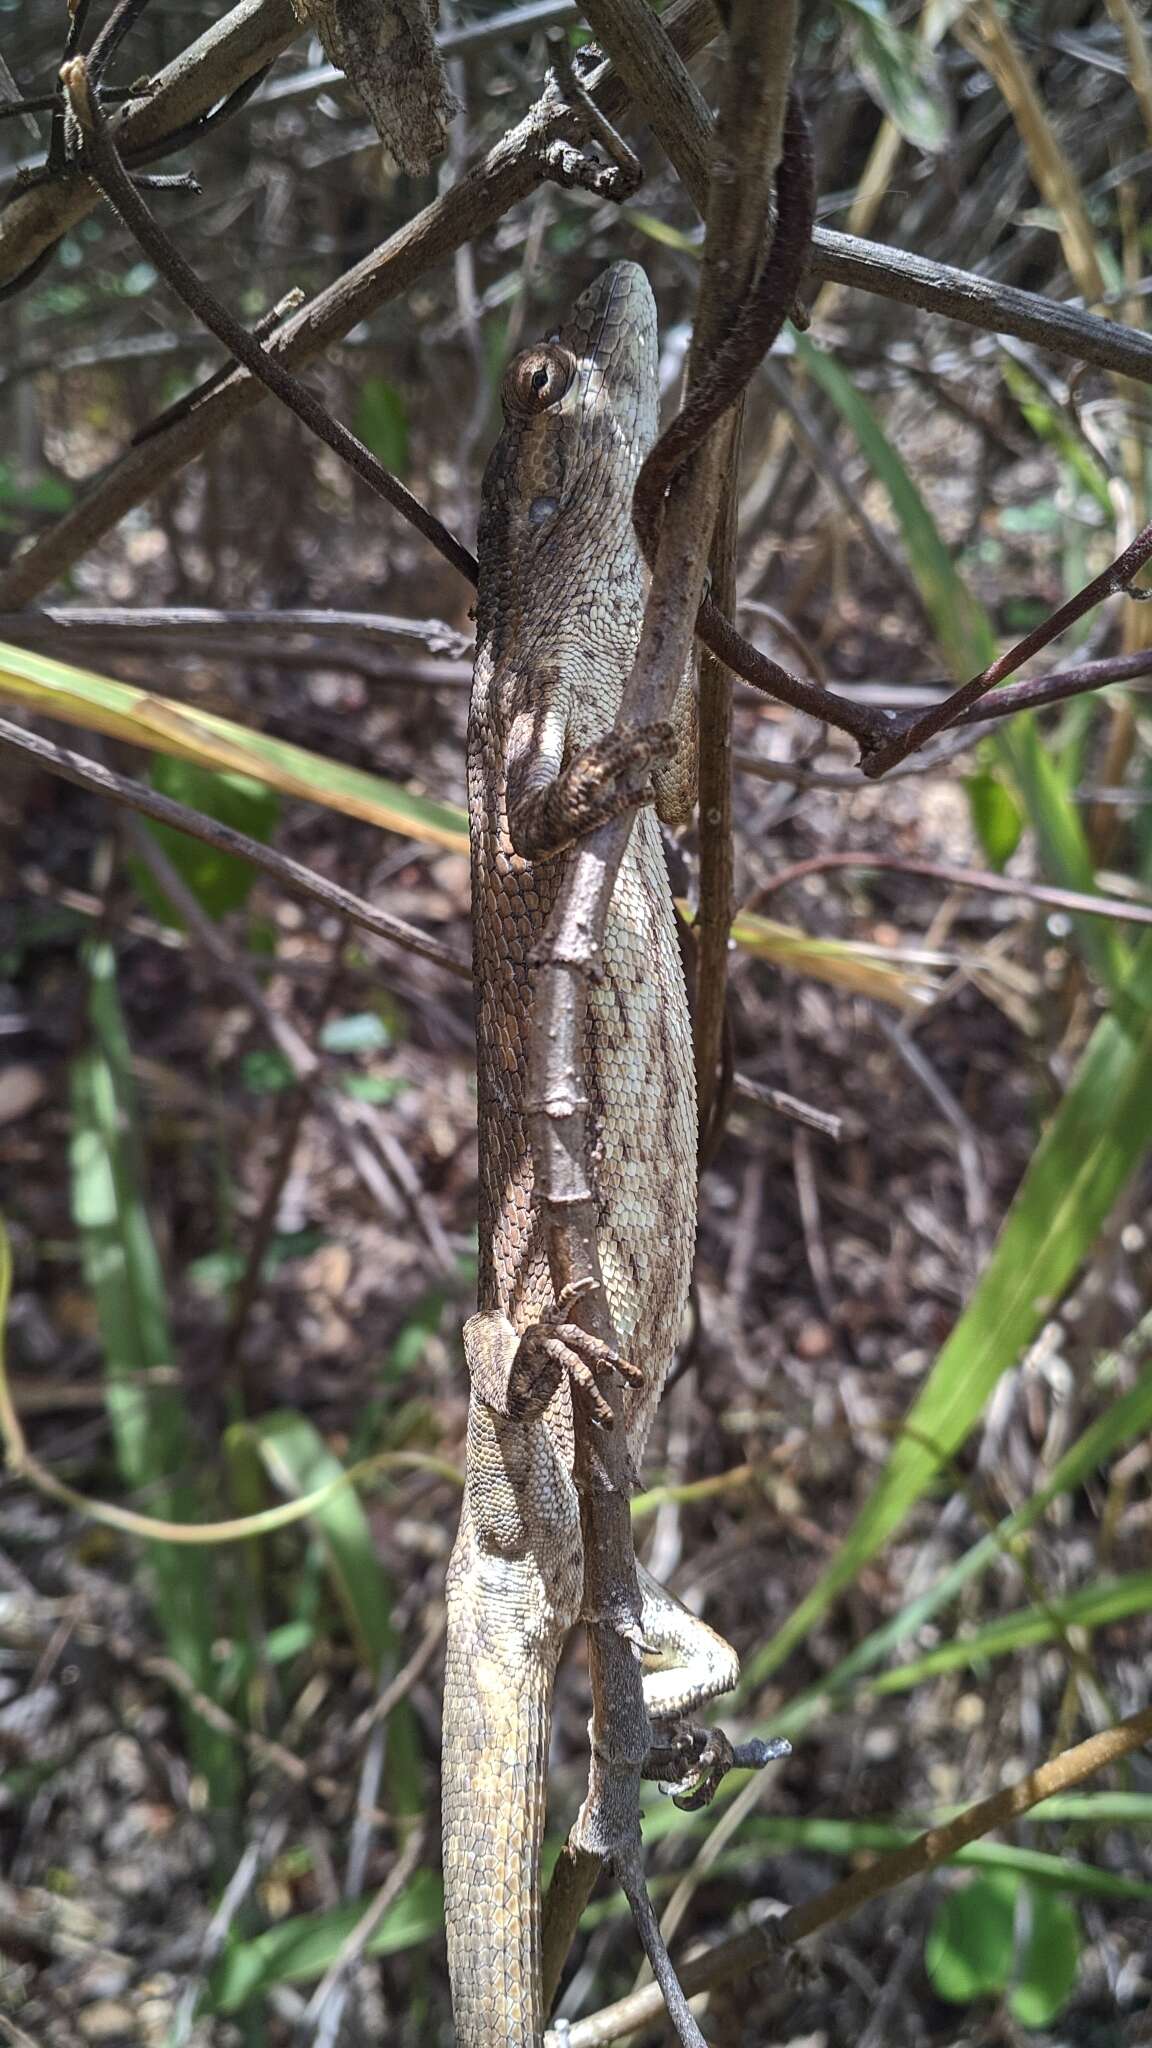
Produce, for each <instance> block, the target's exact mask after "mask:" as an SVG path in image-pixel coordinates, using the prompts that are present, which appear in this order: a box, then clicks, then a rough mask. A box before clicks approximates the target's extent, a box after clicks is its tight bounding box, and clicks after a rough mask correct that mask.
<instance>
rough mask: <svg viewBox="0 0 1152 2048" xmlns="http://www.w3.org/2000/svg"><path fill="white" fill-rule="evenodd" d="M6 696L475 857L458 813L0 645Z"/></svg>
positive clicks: (225, 722) (0, 681) (207, 716)
mask: <svg viewBox="0 0 1152 2048" xmlns="http://www.w3.org/2000/svg"><path fill="white" fill-rule="evenodd" d="M4 697H9V698H11V699H12V700H13V701H14V702H16V703H18V704H23V705H25V706H26V707H27V708H28V710H30V711H40V712H42V713H43V714H44V715H45V716H46V717H49V718H62V719H64V720H65V721H66V722H67V723H68V724H70V725H80V726H83V727H85V728H86V729H87V730H89V731H92V732H104V733H108V734H110V735H111V737H112V738H113V739H122V740H127V741H128V742H129V743H130V744H131V745H132V746H134V747H146V748H147V749H148V750H149V751H150V752H153V751H154V752H156V753H160V754H171V755H174V756H176V757H177V758H178V759H181V760H187V761H197V762H199V763H200V764H201V766H202V767H205V768H216V769H220V770H223V771H225V772H227V771H229V770H230V771H232V772H233V773H235V774H240V775H250V776H251V777H252V778H253V779H254V780H255V781H257V782H263V783H266V784H267V785H268V787H269V788H271V789H279V790H282V791H283V792H284V793H285V794H286V795H288V796H302V797H307V798H308V799H309V801H310V802H312V803H316V804H327V805H328V806H329V807H330V808H331V809H332V810H334V811H344V812H346V813H347V814H348V816H349V817H352V818H366V819H367V820H368V822H369V824H372V825H381V826H383V827H384V828H385V830H386V831H389V832H401V833H405V834H407V835H408V836H409V837H410V838H412V839H422V840H426V841H428V842H429V843H430V844H432V845H433V846H446V847H449V848H451V850H452V852H453V853H460V852H464V853H466V852H467V851H468V821H467V819H466V818H465V816H464V813H463V812H462V811H459V810H457V809H456V807H455V805H453V804H441V803H436V802H435V801H434V800H433V799H432V798H431V797H426V796H419V795H414V794H413V793H412V791H411V790H407V789H402V788H401V787H400V785H399V784H398V783H395V782H386V781H385V779H384V777H383V776H381V775H370V774H369V773H368V772H367V770H366V769H363V768H348V767H345V766H344V764H343V763H342V762H340V761H327V760H325V759H324V758H323V756H322V755H320V754H313V753H310V752H309V751H308V749H307V748H306V747H295V746H292V745H291V744H290V743H289V742H288V741H287V740H277V739H272V738H270V736H269V735H268V734H267V733H263V732H251V731H249V729H248V728H247V727H246V726H243V725H237V724H236V723H235V721H234V720H233V719H231V718H219V717H217V716H216V714H215V712H209V711H201V710H200V709H199V708H198V707H197V706H196V705H194V704H178V703H176V702H174V701H173V700H172V699H170V698H167V697H157V696H154V695H153V694H152V692H151V691H149V690H140V689H136V688H135V687H134V686H133V685H131V684H129V683H117V682H113V680H112V679H111V677H110V676H102V675H97V674H95V673H94V672H93V671H92V670H90V669H79V668H72V667H70V666H69V664H68V663H67V662H63V661H53V660H52V658H51V657H50V656H49V655H46V654H33V653H31V652H30V651H29V650H28V649H27V648H25V647H10V646H8V645H7V643H6V642H3V641H0V698H4Z"/></svg>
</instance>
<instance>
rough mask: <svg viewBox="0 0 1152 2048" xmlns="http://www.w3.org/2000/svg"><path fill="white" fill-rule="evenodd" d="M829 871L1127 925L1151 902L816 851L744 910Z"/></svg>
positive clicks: (764, 887)
mask: <svg viewBox="0 0 1152 2048" xmlns="http://www.w3.org/2000/svg"><path fill="white" fill-rule="evenodd" d="M831 868H880V869H883V871H884V872H885V873H891V874H894V875H925V876H926V877H927V879H928V880H929V881H931V882H946V883H947V884H948V885H949V887H950V888H954V889H985V890H987V892H988V893H989V895H992V896H1026V897H1027V898H1028V900H1029V902H1031V903H1043V904H1045V905H1046V906H1047V907H1048V908H1049V909H1051V910H1068V911H1072V912H1073V913H1074V914H1075V915H1076V916H1081V915H1083V916H1086V917H1113V918H1116V919H1118V920H1119V921H1120V922H1122V923H1123V922H1127V923H1129V924H1152V904H1145V903H1129V902H1127V901H1126V900H1124V899H1122V898H1120V897H1110V896H1089V895H1086V894H1084V893H1082V892H1081V891H1080V890H1079V889H1057V888H1054V887H1050V886H1049V884H1048V883H1047V882H1021V881H1018V880H1016V879H1015V878H1014V877H1013V876H1011V875H989V874H985V873H984V872H983V870H982V869H980V868H954V867H948V866H946V865H945V864H944V863H942V862H940V861H934V860H911V859H909V860H904V859H898V858H897V857H896V856H895V855H892V856H891V857H890V858H887V859H886V858H885V857H884V856H883V855H882V854H874V853H817V854H813V856H812V858H811V859H810V860H798V861H794V862H793V863H792V866H791V867H787V868H779V869H778V870H777V872H776V873H775V874H774V875H770V876H769V877H768V880H767V881H766V882H762V883H761V884H760V887H759V888H758V889H757V890H756V892H755V894H754V895H753V896H752V897H750V899H749V901H748V903H747V904H746V905H745V909H748V910H751V909H752V908H753V907H755V906H757V905H759V904H761V903H763V902H764V901H765V900H766V899H767V898H768V897H769V896H774V895H775V894H776V891H777V890H778V889H784V888H787V886H788V883H789V882H799V881H802V880H803V878H804V876H805V875H819V874H823V873H826V872H827V871H828V870H829V869H831Z"/></svg>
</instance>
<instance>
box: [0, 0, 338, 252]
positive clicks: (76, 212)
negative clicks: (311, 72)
mask: <svg viewBox="0 0 1152 2048" xmlns="http://www.w3.org/2000/svg"><path fill="white" fill-rule="evenodd" d="M303 27H304V24H303V23H302V22H301V21H298V20H297V18H296V16H295V15H294V14H293V12H292V8H291V5H290V0H240V5H239V6H238V7H234V8H232V9H231V11H230V12H229V13H228V14H226V15H225V16H224V19H223V20H222V21H219V22H215V23H214V24H213V26H212V27H211V28H209V29H206V30H205V32H204V34H203V35H202V36H198V37H197V39H196V41H195V42H194V43H192V44H190V45H189V47H188V49H186V50H182V51H181V53H180V55H179V56H178V57H175V58H173V60H172V62H171V64H166V65H165V66H164V68H163V70H162V71H161V72H159V73H158V75H157V77H156V78H155V79H154V80H152V81H150V89H149V92H148V93H147V95H146V96H145V97H142V98H138V99H135V100H134V101H133V102H132V103H131V105H130V106H128V107H127V108H126V109H125V112H124V113H123V114H122V115H121V116H120V117H119V119H118V120H117V122H116V124H115V131H114V132H115V136H116V143H117V147H118V148H119V150H120V152H121V154H122V155H124V156H127V157H128V158H129V160H130V161H131V162H132V163H133V164H136V163H142V162H144V161H151V160H152V159H153V158H154V157H156V156H159V155H162V154H166V153H167V151H168V150H170V149H173V148H176V147H178V146H179V141H180V140H186V139H187V138H188V136H189V133H190V132H192V133H195V132H196V131H197V130H198V129H201V128H202V127H203V128H206V124H207V120H208V117H209V116H210V115H211V114H212V112H213V110H214V109H216V108H218V107H220V106H221V105H222V104H225V103H227V102H229V101H230V100H232V99H234V98H235V95H236V93H237V91H238V89H240V88H242V87H243V86H245V85H246V84H247V83H249V82H250V81H251V80H253V79H256V78H258V77H259V76H260V74H261V73H262V72H264V71H265V70H266V69H267V67H268V65H269V64H271V63H272V62H273V60H274V59H275V58H276V57H278V56H279V55H280V54H281V52H282V51H283V50H286V49H287V48H288V46H289V44H290V43H293V42H295V40H296V38H297V36H298V35H301V34H302V33H303ZM98 198H99V193H98V191H97V189H96V187H95V186H94V185H92V184H90V183H89V181H88V179H87V178H83V177H80V178H78V177H77V176H76V173H75V170H74V169H72V168H71V167H66V168H65V170H64V171H63V172H62V173H60V174H54V175H53V176H51V177H49V178H41V179H39V180H38V181H37V182H35V183H27V182H26V183H25V185H24V187H23V188H21V187H20V186H19V185H17V186H16V187H14V188H13V189H12V190H11V191H10V192H9V194H8V195H7V203H6V204H5V205H4V206H3V208H2V209H0V286H4V287H11V286H13V285H17V284H19V283H20V282H21V281H23V279H24V277H25V275H26V273H27V272H28V271H29V269H30V268H31V266H32V265H33V264H34V263H37V262H39V261H41V260H42V259H43V258H45V257H47V256H49V255H50V254H51V252H52V250H53V249H54V248H55V246H56V243H57V242H58V241H59V240H60V238H61V236H62V235H65V234H66V233H67V232H68V230H69V228H72V227H75V226H76V224H77V222H78V221H82V220H83V219H84V218H85V216H86V215H87V214H89V213H91V212H92V209H93V207H94V206H95V205H96V203H97V200H98Z"/></svg>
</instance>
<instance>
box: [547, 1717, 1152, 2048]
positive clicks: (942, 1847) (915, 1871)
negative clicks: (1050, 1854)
mask: <svg viewBox="0 0 1152 2048" xmlns="http://www.w3.org/2000/svg"><path fill="white" fill-rule="evenodd" d="M1149 1742H1152V1707H1147V1708H1145V1710H1144V1712H1143V1713H1140V1714H1133V1715H1132V1716H1131V1717H1130V1718H1129V1719H1128V1720H1126V1721H1118V1722H1117V1723H1116V1726H1115V1727H1114V1728H1106V1729H1105V1730H1104V1731H1103V1733H1102V1734H1100V1735H1091V1736H1089V1738H1088V1740H1087V1741H1086V1742H1079V1743H1077V1744H1076V1746H1075V1748H1073V1749H1066V1750H1065V1751H1064V1752H1063V1754H1062V1755H1060V1756H1057V1757H1053V1758H1052V1759H1051V1761H1050V1762H1049V1763H1046V1764H1041V1765H1040V1768H1039V1769H1038V1770H1035V1771H1032V1772H1030V1774H1029V1775H1028V1777H1026V1778H1021V1779H1019V1780H1018V1781H1017V1783H1016V1784H1015V1785H1006V1786H1005V1787H1004V1789H1003V1790H1002V1791H1000V1792H994V1793H993V1795H992V1797H991V1798H990V1799H982V1800H981V1801H980V1802H979V1804H978V1805H976V1806H970V1807H968V1808H967V1810H966V1811H965V1812H964V1813H961V1814H957V1815H956V1817H955V1819H954V1820H950V1821H947V1822H945V1824H944V1825H943V1826H941V1827H938V1828H929V1829H927V1830H926V1832H925V1833H924V1834H922V1835H918V1836H917V1837H916V1840H915V1841H914V1842H909V1843H908V1845H907V1847H906V1848H903V1849H894V1850H892V1851H891V1852H890V1853H889V1854H888V1855H885V1856H878V1857H877V1858H876V1860H875V1862H874V1863H870V1864H868V1865H867V1866H866V1867H865V1868H864V1869H863V1870H857V1871H854V1872H853V1873H852V1876H851V1877H846V1878H844V1879H843V1880H842V1882H841V1883H840V1884H835V1885H833V1886H832V1887H831V1888H830V1889H829V1890H828V1891H826V1892H822V1893H821V1894H820V1896H819V1897H818V1898H815V1899H809V1900H808V1901H807V1903H806V1904H805V1905H803V1906H793V1907H792V1908H791V1910H790V1911H789V1912H787V1913H784V1914H782V1915H780V1916H779V1917H777V1918H775V1919H770V1920H767V1921H764V1922H762V1923H761V1924H760V1925H759V1926H758V1927H754V1928H752V1929H751V1930H750V1931H749V1932H748V1933H747V1934H738V1935H736V1936H734V1937H733V1939H732V1940H730V1941H722V1942H719V1943H718V1944H717V1945H716V1947H715V1948H712V1949H709V1950H708V1951H707V1952H706V1953H705V1954H704V1955H702V1956H697V1957H696V1958H695V1960H694V1961H692V1962H690V1963H685V1964H684V1965H683V1966H682V1968H681V1970H680V1982H681V1984H682V1986H683V1989H684V1991H685V1992H686V1993H687V1995H688V1996H689V1997H691V1996H693V1994H694V1993H696V1992H698V1991H707V1990H709V1989H711V1988H712V1987H714V1986H716V1985H719V1984H727V1983H730V1982H732V1981H733V1979H735V1978H739V1977H746V1976H747V1975H748V1973H749V1972H750V1971H751V1970H754V1969H756V1968H757V1967H758V1966H759V1965H761V1964H763V1963H766V1962H769V1961H771V1960H772V1958H773V1957H779V1956H780V1955H781V1953H782V1951H783V1950H784V1949H785V1948H787V1947H789V1946H791V1944H792V1943H794V1942H798V1941H804V1940H806V1939H807V1937H808V1936H809V1935H812V1934H816V1933H818V1932H819V1930H820V1929H821V1928H823V1927H831V1926H834V1925H835V1924H836V1923H837V1922H838V1921H840V1920H845V1919H847V1917H848V1915H849V1914H850V1913H855V1912H857V1911H858V1909H859V1908H860V1907H861V1906H863V1905H865V1904H866V1903H867V1901H868V1900H869V1899H876V1898H880V1897H882V1896H883V1894H884V1893H885V1892H890V1891H893V1890H894V1889H895V1887H896V1886H897V1885H898V1884H905V1883H906V1882H907V1880H908V1879H909V1878H910V1877H919V1876H920V1875H921V1873H922V1872H924V1871H926V1870H936V1869H938V1868H939V1867H940V1865H941V1864H942V1863H947V1862H949V1861H950V1859H951V1858H953V1857H954V1856H956V1855H957V1854H958V1853H959V1851H960V1850H961V1849H963V1848H966V1847H967V1845H968V1843H969V1842H976V1841H979V1840H980V1838H981V1837H982V1836H984V1835H990V1834H992V1833H994V1832H995V1830H996V1829H998V1828H1003V1827H1007V1826H1008V1824H1009V1823H1010V1822H1011V1821H1013V1820H1017V1819H1019V1817H1020V1815H1021V1814H1024V1813H1028V1812H1030V1810H1031V1809H1032V1808H1033V1807H1034V1806H1038V1805H1039V1804H1040V1802H1041V1800H1043V1799H1052V1798H1054V1797H1055V1796H1056V1794H1057V1793H1060V1792H1067V1791H1068V1790H1070V1789H1071V1787H1072V1786H1074V1785H1080V1784H1083V1782H1084V1780H1085V1778H1090V1777H1092V1776H1093V1775H1094V1774H1095V1773H1096V1772H1097V1771H1102V1770H1106V1769H1107V1768H1108V1766H1109V1765H1110V1764H1115V1763H1119V1762H1120V1761H1121V1759H1122V1758H1124V1757H1126V1756H1131V1755H1133V1754H1134V1752H1135V1751H1136V1750H1138V1749H1143V1748H1144V1746H1145V1744H1147V1743H1149ZM662 2002H663V2001H662V1997H661V1993H660V1990H659V1987H658V1986H657V1985H654V1984H647V1985H645V1986H644V1988H643V1990H641V1991H634V1992H633V1993H632V1994H631V1995H630V1996H629V1997H627V1998H621V1999H618V2000H617V2001H616V2003H615V2005H609V2006H605V2008H604V2010H603V2011H602V2012H598V2013H593V2014H592V2016H591V2017H590V2018H589V2019H586V2020H577V2021H576V2022H575V2024H574V2025H573V2026H570V2027H569V2028H568V2030H567V2032H566V2033H565V2036H564V2041H565V2048H606V2044H607V2043H608V2042H610V2041H618V2040H619V2039H620V2038H621V2036H622V2035H625V2034H631V2033H634V2032H636V2030H637V2029H638V2028H640V2027H645V2026H649V2025H650V2024H651V2022H652V2021H653V2020H655V2019H658V2018H659V2015H660V2012H661V2008H662Z"/></svg>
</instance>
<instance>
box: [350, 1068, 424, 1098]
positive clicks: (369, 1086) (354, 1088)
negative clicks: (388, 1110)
mask: <svg viewBox="0 0 1152 2048" xmlns="http://www.w3.org/2000/svg"><path fill="white" fill-rule="evenodd" d="M411 1085H412V1084H411V1082H410V1081H407V1080H405V1078H404V1076H403V1074H345V1075H343V1076H342V1078H341V1081H340V1091H341V1093H342V1094H343V1095H350V1096H351V1097H352V1099H353V1101H354V1102H395V1100H396V1097H397V1096H398V1095H403V1093H404V1091H405V1089H406V1088H410V1087H411Z"/></svg>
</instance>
